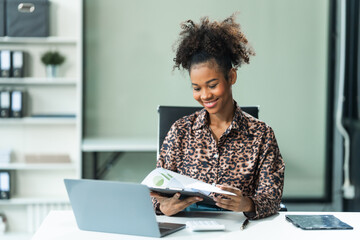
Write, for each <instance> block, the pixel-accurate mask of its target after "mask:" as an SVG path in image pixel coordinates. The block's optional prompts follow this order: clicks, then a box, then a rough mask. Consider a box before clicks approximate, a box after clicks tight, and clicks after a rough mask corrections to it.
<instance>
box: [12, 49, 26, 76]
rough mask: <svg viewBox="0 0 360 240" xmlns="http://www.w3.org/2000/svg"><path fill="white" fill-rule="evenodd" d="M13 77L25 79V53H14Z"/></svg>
mask: <svg viewBox="0 0 360 240" xmlns="http://www.w3.org/2000/svg"><path fill="white" fill-rule="evenodd" d="M11 54H12V74H11V76H12V77H16V78H21V77H24V62H25V60H24V52H23V51H12V52H11Z"/></svg>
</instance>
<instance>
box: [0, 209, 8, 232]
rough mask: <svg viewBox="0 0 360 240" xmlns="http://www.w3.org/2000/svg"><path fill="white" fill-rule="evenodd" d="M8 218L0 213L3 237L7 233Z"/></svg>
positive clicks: (0, 226) (0, 228) (0, 227)
mask: <svg viewBox="0 0 360 240" xmlns="http://www.w3.org/2000/svg"><path fill="white" fill-rule="evenodd" d="M6 222H7V221H6V216H5V214H3V213H0V235H3V234H4V233H5V231H6Z"/></svg>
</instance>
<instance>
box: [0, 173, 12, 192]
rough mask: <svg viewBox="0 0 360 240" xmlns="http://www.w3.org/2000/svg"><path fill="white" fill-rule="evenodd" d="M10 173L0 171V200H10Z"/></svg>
mask: <svg viewBox="0 0 360 240" xmlns="http://www.w3.org/2000/svg"><path fill="white" fill-rule="evenodd" d="M10 189H11V187H10V172H9V171H4V170H0V199H10Z"/></svg>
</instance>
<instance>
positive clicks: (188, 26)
mask: <svg viewBox="0 0 360 240" xmlns="http://www.w3.org/2000/svg"><path fill="white" fill-rule="evenodd" d="M235 17H236V14H233V15H231V16H230V17H228V18H226V19H225V20H224V21H222V22H217V21H213V22H210V21H209V18H208V17H203V18H201V20H200V23H199V24H195V23H194V22H193V21H192V20H187V21H185V22H183V23H182V24H181V28H182V31H181V32H180V37H179V39H178V41H177V42H176V43H175V46H176V45H177V47H176V49H177V50H176V57H175V58H174V62H175V65H174V68H173V69H175V68H178V69H180V66H181V67H182V68H183V69H186V70H188V71H190V70H191V66H192V65H194V64H198V63H204V62H208V61H210V60H212V59H214V60H215V61H216V63H217V64H218V65H219V67H220V68H221V69H222V70H223V72H224V76H225V77H227V73H228V71H229V70H230V69H231V68H232V67H233V68H235V69H237V68H238V67H240V66H241V64H242V63H249V62H250V55H255V52H254V50H253V49H252V47H251V46H249V44H248V40H247V38H246V37H245V35H244V33H243V32H242V31H241V29H240V24H238V23H236V22H235Z"/></svg>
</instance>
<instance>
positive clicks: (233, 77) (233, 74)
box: [229, 68, 237, 85]
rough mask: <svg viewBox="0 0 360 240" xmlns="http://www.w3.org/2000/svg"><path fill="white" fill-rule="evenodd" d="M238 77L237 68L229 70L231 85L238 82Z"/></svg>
mask: <svg viewBox="0 0 360 240" xmlns="http://www.w3.org/2000/svg"><path fill="white" fill-rule="evenodd" d="M236 79H237V72H236V69H235V68H231V69H230V71H229V82H230V83H231V85H234V84H235V83H236Z"/></svg>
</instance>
